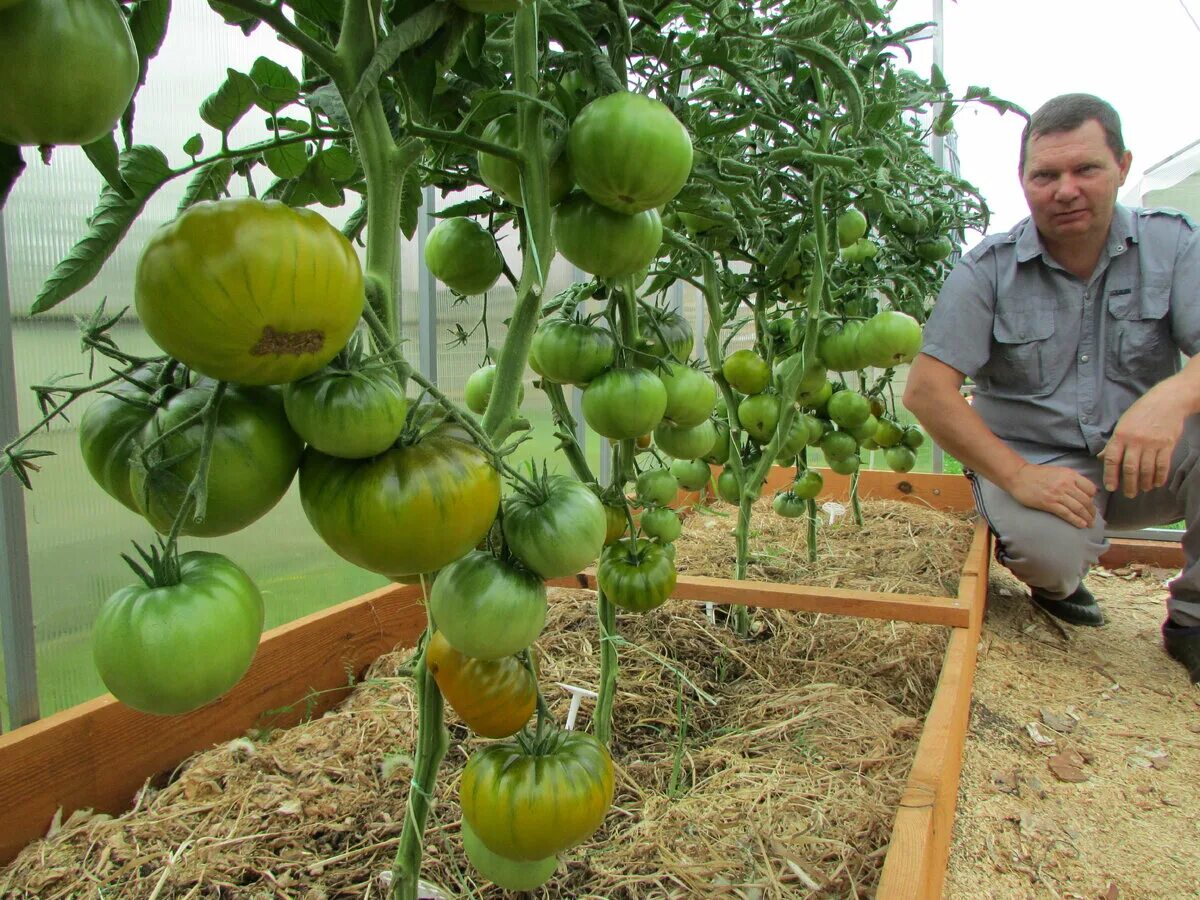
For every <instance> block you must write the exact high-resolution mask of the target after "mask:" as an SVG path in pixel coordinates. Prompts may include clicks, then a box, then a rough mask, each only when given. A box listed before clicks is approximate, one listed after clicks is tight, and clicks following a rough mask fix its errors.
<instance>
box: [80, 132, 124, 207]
mask: <svg viewBox="0 0 1200 900" xmlns="http://www.w3.org/2000/svg"><path fill="white" fill-rule="evenodd" d="M83 152H84V153H85V154H87V158H88V159H90V160H91V161H92V165H93V166H95V167H96V171H97V172H99V173H100V174H101V175H103V176H104V180H105V181H107V182H108V184H109V187H111V188H112V189H113V190H114V191H116V192H117V193H118V194H120V195H121V196H122V197H132V196H133V191H131V190H130V189H129V185H127V184H126V183H125V180H124V179H123V178H122V177H121V170H120V163H121V153H120V151H119V150H117V139H116V138H115V137H113V134H112V132H111V131H110V132H109V133H108V134H106V135H105V136H104V137H102V138H100V139H99V140H98V141H92V143H90V144H85V145H84V147H83Z"/></svg>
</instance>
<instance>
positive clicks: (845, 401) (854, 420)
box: [825, 390, 871, 428]
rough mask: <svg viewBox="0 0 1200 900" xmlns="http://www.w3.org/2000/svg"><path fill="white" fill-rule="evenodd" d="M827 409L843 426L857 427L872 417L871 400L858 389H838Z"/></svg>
mask: <svg viewBox="0 0 1200 900" xmlns="http://www.w3.org/2000/svg"><path fill="white" fill-rule="evenodd" d="M825 410H826V412H827V413H828V415H829V418H830V419H832V420H833V421H834V422H836V423H837V424H838V425H840V426H842V427H843V428H857V427H858V426H860V425H862V424H863V423H864V422H866V421H867V420H868V419H869V418H870V416H871V401H870V400H868V399H867V398H866V397H864V396H863V395H862V394H860V393H858V392H857V391H850V390H842V391H836V392H835V393H834V395H833V396H832V397H830V398H829V404H828V405H827V406H826V408H825Z"/></svg>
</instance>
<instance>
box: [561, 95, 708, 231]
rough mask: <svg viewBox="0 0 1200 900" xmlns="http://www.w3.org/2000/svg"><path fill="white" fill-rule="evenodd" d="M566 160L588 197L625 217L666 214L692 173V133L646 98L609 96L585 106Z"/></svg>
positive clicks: (569, 138) (571, 136)
mask: <svg viewBox="0 0 1200 900" xmlns="http://www.w3.org/2000/svg"><path fill="white" fill-rule="evenodd" d="M567 154H568V155H569V157H570V160H571V173H572V174H573V175H574V176H575V181H576V182H577V183H578V184H579V186H580V187H581V188H583V190H584V191H585V192H586V193H587V195H588V196H589V197H591V198H592V199H593V200H595V201H596V202H597V203H599V204H602V205H603V206H606V207H608V208H609V209H611V210H613V211H615V212H619V213H624V214H626V215H633V214H634V213H639V212H642V211H643V210H648V209H655V208H661V207H662V206H663V204H665V203H666V202H667V201H669V200H670V199H672V198H673V197H674V196H675V195H676V194H678V193H679V189H680V188H681V187H683V185H684V183H685V182H686V181H687V180H688V176H689V175H690V174H691V171H692V139H691V138H690V137H689V136H688V133H687V129H686V128H684V127H683V124H682V123H681V122H680V121H679V120H678V119H677V118H675V114H674V113H672V112H671V110H670V109H668V108H667V107H666V106H665V105H664V104H662V103H660V102H659V101H657V100H654V99H652V98H650V97H647V96H645V95H643V94H632V93H627V92H618V93H615V94H608V95H607V96H604V97H600V98H599V99H597V100H593V101H592V102H591V103H589V104H588V105H587V106H585V107H584V108H583V110H582V111H581V112H580V113H579V115H578V116H577V117H576V118H575V121H574V122H573V123H572V124H571V131H570V133H569V134H568V135H567Z"/></svg>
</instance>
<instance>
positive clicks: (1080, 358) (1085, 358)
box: [1079, 353, 1091, 363]
mask: <svg viewBox="0 0 1200 900" xmlns="http://www.w3.org/2000/svg"><path fill="white" fill-rule="evenodd" d="M1090 358H1091V357H1089V356H1088V355H1087V354H1086V353H1085V354H1083V356H1081V357H1079V361H1080V362H1081V363H1085V362H1087V361H1088V360H1089V359H1090Z"/></svg>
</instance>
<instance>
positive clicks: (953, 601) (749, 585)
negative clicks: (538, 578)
mask: <svg viewBox="0 0 1200 900" xmlns="http://www.w3.org/2000/svg"><path fill="white" fill-rule="evenodd" d="M547 584H549V585H550V586H551V587H563V588H579V589H583V590H589V591H594V590H596V570H595V569H587V570H585V571H583V572H580V573H579V574H578V575H572V576H568V577H566V578H556V579H554V580H553V581H549V582H547ZM671 596H672V597H673V598H675V599H677V600H695V601H697V602H703V603H720V604H737V605H739V606H755V607H768V608H771V609H791V610H796V611H797V612H817V613H828V614H830V615H838V616H859V617H861V618H866V619H890V620H893V621H896V622H918V623H922V624H926V625H952V626H956V627H959V628H965V627H966V626H967V624H968V622H969V621H970V615H971V611H970V608H969V606H967V605H966V604H964V603H963V602H962V601H961V600H959V599H958V598H957V597H932V596H928V595H926V594H886V593H881V592H878V591H855V590H847V589H845V588H818V587H808V586H807V585H802V584H773V583H768V582H763V581H732V580H730V579H727V578H707V577H703V576H699V575H680V576H679V578H678V580H677V581H676V582H675V590H674V591H672V592H671Z"/></svg>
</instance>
